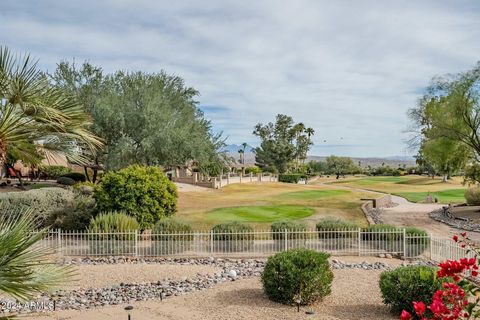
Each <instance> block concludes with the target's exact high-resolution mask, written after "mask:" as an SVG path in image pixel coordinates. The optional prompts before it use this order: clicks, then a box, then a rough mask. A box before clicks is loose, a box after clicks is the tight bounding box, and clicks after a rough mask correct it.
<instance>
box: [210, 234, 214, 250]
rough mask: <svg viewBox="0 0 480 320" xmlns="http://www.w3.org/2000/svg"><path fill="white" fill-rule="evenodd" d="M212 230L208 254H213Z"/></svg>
mask: <svg viewBox="0 0 480 320" xmlns="http://www.w3.org/2000/svg"><path fill="white" fill-rule="evenodd" d="M213 251H214V249H213V230H210V254H212V255H213Z"/></svg>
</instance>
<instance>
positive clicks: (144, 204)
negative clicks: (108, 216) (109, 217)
mask: <svg viewBox="0 0 480 320" xmlns="http://www.w3.org/2000/svg"><path fill="white" fill-rule="evenodd" d="M94 197H95V199H96V201H97V206H98V209H99V211H110V210H117V211H125V212H126V213H127V214H129V215H131V216H133V217H135V218H136V220H137V221H138V222H139V223H140V227H141V228H142V229H147V228H150V227H152V226H153V225H154V224H155V222H157V221H158V220H160V219H161V218H165V217H169V216H172V215H174V214H175V212H176V210H177V188H176V186H175V184H173V183H172V182H171V181H170V180H168V178H167V176H166V175H165V174H164V173H163V171H162V170H161V169H160V168H158V167H142V166H137V165H134V166H130V167H127V168H125V169H122V170H119V171H117V172H107V173H106V174H105V176H104V177H103V178H102V182H101V183H100V184H99V185H97V186H96V188H95V192H94Z"/></svg>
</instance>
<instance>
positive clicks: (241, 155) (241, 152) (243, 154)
mask: <svg viewBox="0 0 480 320" xmlns="http://www.w3.org/2000/svg"><path fill="white" fill-rule="evenodd" d="M241 146H242V148H241V149H239V150H238V153H239V154H240V164H242V174H245V149H247V147H248V144H247V143H246V142H244V143H242V144H241Z"/></svg>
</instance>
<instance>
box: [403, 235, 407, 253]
mask: <svg viewBox="0 0 480 320" xmlns="http://www.w3.org/2000/svg"><path fill="white" fill-rule="evenodd" d="M406 258H407V232H406V230H405V228H403V259H406Z"/></svg>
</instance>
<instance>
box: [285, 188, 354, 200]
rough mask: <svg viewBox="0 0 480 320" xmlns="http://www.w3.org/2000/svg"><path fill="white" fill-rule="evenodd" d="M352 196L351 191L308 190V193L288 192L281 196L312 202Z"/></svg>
mask: <svg viewBox="0 0 480 320" xmlns="http://www.w3.org/2000/svg"><path fill="white" fill-rule="evenodd" d="M347 194H351V191H348V190H307V191H296V192H288V193H283V194H281V195H279V197H282V198H284V199H295V200H311V199H318V198H325V197H336V196H341V195H347Z"/></svg>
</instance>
